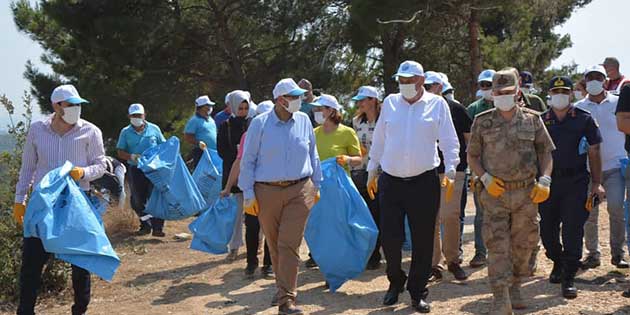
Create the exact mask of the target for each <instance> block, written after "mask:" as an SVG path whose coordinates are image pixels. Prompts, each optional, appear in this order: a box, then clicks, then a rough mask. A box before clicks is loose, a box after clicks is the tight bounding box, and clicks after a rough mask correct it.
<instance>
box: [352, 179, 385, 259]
mask: <svg viewBox="0 0 630 315" xmlns="http://www.w3.org/2000/svg"><path fill="white" fill-rule="evenodd" d="M367 178H368V175H367V171H363V170H356V171H352V181H353V182H354V185H355V186H356V187H357V190H358V191H359V193H360V194H361V197H363V199H364V200H365V203H366V204H367V206H368V209H370V214H372V219H374V223H376V226H377V227H378V230H379V233H378V238H377V239H376V246H375V247H374V251H373V252H372V256H370V260H369V261H368V263H376V262H379V261H381V232H380V231H381V207H380V205H379V198H378V195H377V196H376V198H374V200H372V199H370V196H369V195H368V191H367Z"/></svg>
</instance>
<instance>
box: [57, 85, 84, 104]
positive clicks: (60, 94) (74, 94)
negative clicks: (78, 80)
mask: <svg viewBox="0 0 630 315" xmlns="http://www.w3.org/2000/svg"><path fill="white" fill-rule="evenodd" d="M50 101H51V102H52V103H59V102H68V103H70V104H81V103H89V102H88V101H87V100H86V99H84V98H82V97H81V96H80V95H79V92H78V91H77V89H76V88H75V87H74V85H72V84H64V85H60V86H58V87H56V88H55V89H54V90H53V92H52V94H51V95H50Z"/></svg>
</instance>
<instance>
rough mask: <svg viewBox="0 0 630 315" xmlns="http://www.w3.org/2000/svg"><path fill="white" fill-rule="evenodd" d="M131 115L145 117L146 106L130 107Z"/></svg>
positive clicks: (137, 104) (132, 105)
mask: <svg viewBox="0 0 630 315" xmlns="http://www.w3.org/2000/svg"><path fill="white" fill-rule="evenodd" d="M128 112H129V115H135V114H143V115H144V106H142V104H140V103H134V104H131V105H129V111H128Z"/></svg>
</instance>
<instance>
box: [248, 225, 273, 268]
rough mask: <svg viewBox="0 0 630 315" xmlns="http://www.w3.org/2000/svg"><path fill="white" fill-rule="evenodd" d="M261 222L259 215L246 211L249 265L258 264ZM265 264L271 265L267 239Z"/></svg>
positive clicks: (264, 256)
mask: <svg viewBox="0 0 630 315" xmlns="http://www.w3.org/2000/svg"><path fill="white" fill-rule="evenodd" d="M259 236H260V222H259V221H258V217H257V216H253V215H251V214H247V213H245V247H246V248H247V266H258V244H260V238H259ZM263 266H271V255H270V254H269V247H267V241H265V250H264V254H263Z"/></svg>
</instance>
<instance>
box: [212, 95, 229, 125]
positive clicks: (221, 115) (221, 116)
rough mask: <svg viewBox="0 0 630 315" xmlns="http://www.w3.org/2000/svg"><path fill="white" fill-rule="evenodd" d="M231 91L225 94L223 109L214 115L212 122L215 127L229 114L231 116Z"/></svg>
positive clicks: (227, 117) (226, 118)
mask: <svg viewBox="0 0 630 315" xmlns="http://www.w3.org/2000/svg"><path fill="white" fill-rule="evenodd" d="M231 93H232V92H230V93H228V94H226V95H225V109H223V110H222V111H220V112H219V113H217V114H216V115H214V123H215V124H216V125H217V127H219V126H221V124H222V123H223V122H224V121H226V120H228V119H229V118H230V116H232V108H231V106H230V94H231Z"/></svg>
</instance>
